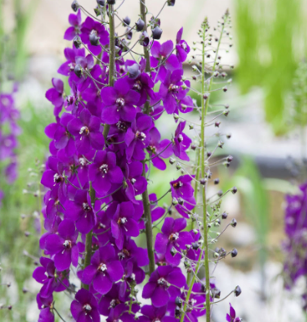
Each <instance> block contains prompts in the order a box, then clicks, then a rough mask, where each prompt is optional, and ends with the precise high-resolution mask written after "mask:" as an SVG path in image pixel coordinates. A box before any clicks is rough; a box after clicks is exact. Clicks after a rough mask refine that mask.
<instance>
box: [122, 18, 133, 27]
mask: <svg viewBox="0 0 307 322" xmlns="http://www.w3.org/2000/svg"><path fill="white" fill-rule="evenodd" d="M123 22H124V26H129V25H130V23H131V19H130V18H129V17H128V16H127V17H126V18H124V19H123Z"/></svg>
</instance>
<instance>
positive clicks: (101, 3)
mask: <svg viewBox="0 0 307 322" xmlns="http://www.w3.org/2000/svg"><path fill="white" fill-rule="evenodd" d="M96 1H97V4H99V5H100V6H102V7H103V6H104V5H105V4H106V2H105V0H96Z"/></svg>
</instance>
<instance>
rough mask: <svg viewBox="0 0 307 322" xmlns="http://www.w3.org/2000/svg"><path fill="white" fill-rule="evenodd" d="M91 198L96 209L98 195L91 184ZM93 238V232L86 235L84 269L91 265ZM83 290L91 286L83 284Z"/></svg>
mask: <svg viewBox="0 0 307 322" xmlns="http://www.w3.org/2000/svg"><path fill="white" fill-rule="evenodd" d="M90 197H91V204H92V207H94V204H95V200H96V193H95V190H94V189H93V187H92V184H90ZM92 238H93V231H92V230H91V231H90V232H89V233H88V234H87V235H86V241H85V259H84V268H85V267H87V266H89V265H90V264H91V258H92ZM82 288H85V289H86V290H88V288H89V286H88V285H86V284H82Z"/></svg>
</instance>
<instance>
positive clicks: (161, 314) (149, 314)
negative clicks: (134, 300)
mask: <svg viewBox="0 0 307 322" xmlns="http://www.w3.org/2000/svg"><path fill="white" fill-rule="evenodd" d="M166 309H167V306H162V307H154V306H152V305H144V306H143V307H142V309H141V313H142V314H143V315H141V316H140V317H139V321H140V322H152V321H161V322H176V321H178V320H177V319H176V318H175V317H172V316H167V315H166Z"/></svg>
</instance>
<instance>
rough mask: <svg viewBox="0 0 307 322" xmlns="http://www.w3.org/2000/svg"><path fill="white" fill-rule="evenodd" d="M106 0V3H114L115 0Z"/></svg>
mask: <svg viewBox="0 0 307 322" xmlns="http://www.w3.org/2000/svg"><path fill="white" fill-rule="evenodd" d="M107 1H108V4H111V5H112V4H115V2H116V1H115V0H107Z"/></svg>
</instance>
